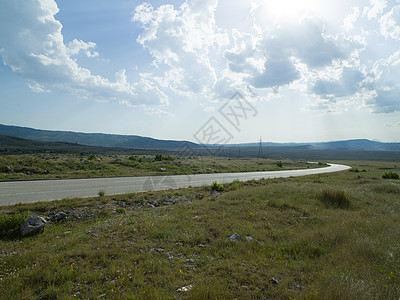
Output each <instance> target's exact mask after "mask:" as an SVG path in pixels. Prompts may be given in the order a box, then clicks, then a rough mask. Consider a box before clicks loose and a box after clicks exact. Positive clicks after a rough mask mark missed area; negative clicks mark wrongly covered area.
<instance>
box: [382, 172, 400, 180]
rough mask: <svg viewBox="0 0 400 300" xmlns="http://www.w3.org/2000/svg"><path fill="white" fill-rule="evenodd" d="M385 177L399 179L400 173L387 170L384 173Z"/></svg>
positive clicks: (383, 176)
mask: <svg viewBox="0 0 400 300" xmlns="http://www.w3.org/2000/svg"><path fill="white" fill-rule="evenodd" d="M382 178H383V179H399V174H397V173H394V172H386V173H385V174H383V175H382Z"/></svg>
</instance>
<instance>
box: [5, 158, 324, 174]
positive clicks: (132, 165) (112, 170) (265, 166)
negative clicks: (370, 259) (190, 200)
mask: <svg viewBox="0 0 400 300" xmlns="http://www.w3.org/2000/svg"><path fill="white" fill-rule="evenodd" d="M156 156H157V155H98V156H95V155H89V156H87V155H86V156H81V155H75V154H31V155H29V154H26V155H7V156H0V180H15V179H28V180H29V179H44V178H74V177H75V178H76V177H105V176H136V175H167V174H168V175H172V174H199V173H221V172H242V171H243V172H246V171H274V170H286V169H301V168H307V167H313V168H315V167H318V166H317V165H316V164H309V163H307V162H306V161H294V160H290V159H284V160H276V159H265V158H259V159H257V158H226V157H211V156H197V157H190V158H189V157H178V156H168V155H162V156H161V159H160V160H156V159H155V158H156ZM158 157H160V156H158ZM280 162H281V163H282V165H281V164H280Z"/></svg>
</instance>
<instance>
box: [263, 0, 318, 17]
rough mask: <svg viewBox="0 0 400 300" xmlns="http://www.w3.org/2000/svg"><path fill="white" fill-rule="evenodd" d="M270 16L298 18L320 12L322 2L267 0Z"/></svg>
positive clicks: (315, 0)
mask: <svg viewBox="0 0 400 300" xmlns="http://www.w3.org/2000/svg"><path fill="white" fill-rule="evenodd" d="M263 2H264V5H265V8H266V10H267V12H268V14H272V15H274V16H275V17H276V18H278V19H281V18H289V19H291V18H298V17H301V16H303V15H304V14H305V13H307V12H310V11H312V12H316V11H318V10H319V8H320V6H321V2H322V1H318V0H265V1H263Z"/></svg>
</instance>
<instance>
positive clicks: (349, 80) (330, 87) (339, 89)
mask: <svg viewBox="0 0 400 300" xmlns="http://www.w3.org/2000/svg"><path fill="white" fill-rule="evenodd" d="M363 80H364V74H363V73H362V72H360V71H358V70H354V69H350V68H343V69H342V72H341V74H340V78H339V79H338V80H326V79H318V80H317V81H316V82H314V83H313V84H312V86H311V87H310V89H311V91H312V92H313V93H314V94H316V95H319V96H322V97H324V98H331V99H332V98H340V97H345V96H351V95H354V94H355V93H357V92H358V91H360V90H361V87H362V85H361V83H362V81H363Z"/></svg>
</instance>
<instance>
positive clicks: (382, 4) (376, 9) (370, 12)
mask: <svg viewBox="0 0 400 300" xmlns="http://www.w3.org/2000/svg"><path fill="white" fill-rule="evenodd" d="M369 4H370V6H367V7H365V8H364V12H363V15H364V16H367V18H368V20H371V19H375V18H376V17H377V16H378V15H380V14H382V12H383V10H384V9H385V8H386V6H387V1H386V0H369Z"/></svg>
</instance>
